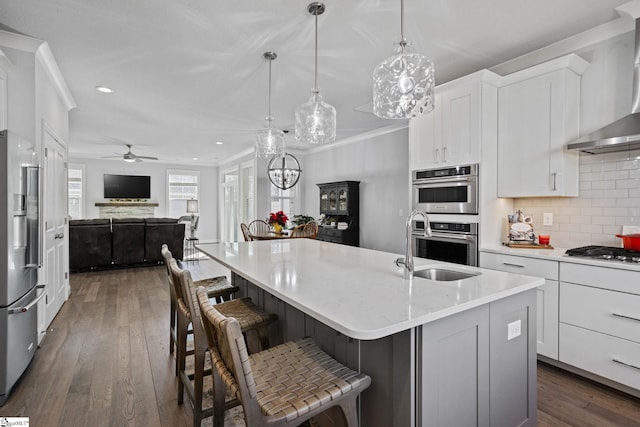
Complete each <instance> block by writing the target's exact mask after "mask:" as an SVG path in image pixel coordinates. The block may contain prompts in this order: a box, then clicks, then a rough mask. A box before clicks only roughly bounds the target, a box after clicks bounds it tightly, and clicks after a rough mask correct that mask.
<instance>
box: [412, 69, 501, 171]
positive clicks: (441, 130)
mask: <svg viewBox="0 0 640 427" xmlns="http://www.w3.org/2000/svg"><path fill="white" fill-rule="evenodd" d="M497 79H498V76H497V75H496V74H494V73H492V72H490V71H487V70H482V71H479V72H477V73H474V74H470V75H468V76H465V77H462V78H460V79H457V80H454V81H451V82H448V83H446V84H443V85H440V86H438V87H436V90H435V109H434V110H433V111H432V112H431V113H427V114H424V115H422V116H419V117H415V118H413V119H411V121H410V122H409V153H410V154H409V157H410V165H411V170H416V169H428V168H437V167H441V166H442V167H445V166H455V165H461V164H470V163H479V161H480V149H481V145H482V141H483V139H484V138H485V137H487V136H486V134H487V132H490V130H488V128H491V127H490V126H485V124H484V120H485V119H486V117H489V116H495V114H493V115H492V114H489V115H485V116H483V111H487V109H489V110H491V111H496V109H497V105H496V102H497V89H496V85H497ZM493 128H494V127H493ZM492 134H493V137H494V138H495V129H494V130H493V133H492Z"/></svg>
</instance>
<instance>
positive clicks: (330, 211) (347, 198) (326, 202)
mask: <svg viewBox="0 0 640 427" xmlns="http://www.w3.org/2000/svg"><path fill="white" fill-rule="evenodd" d="M359 184H360V181H340V182H330V183H326V184H318V187H320V213H321V214H325V215H327V216H353V215H356V216H357V215H358V214H359V209H358V208H359V205H360V203H359V198H360V196H359Z"/></svg>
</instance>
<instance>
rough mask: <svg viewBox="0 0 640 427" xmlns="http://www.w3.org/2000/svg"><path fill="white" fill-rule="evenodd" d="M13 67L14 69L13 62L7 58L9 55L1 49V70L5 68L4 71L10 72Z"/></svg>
mask: <svg viewBox="0 0 640 427" xmlns="http://www.w3.org/2000/svg"><path fill="white" fill-rule="evenodd" d="M12 67H13V62H11V60H10V59H9V58H7V55H5V54H4V52H3V51H2V49H0V68H3V69H4V70H8V69H10V68H12Z"/></svg>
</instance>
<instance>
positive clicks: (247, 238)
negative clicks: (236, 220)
mask: <svg viewBox="0 0 640 427" xmlns="http://www.w3.org/2000/svg"><path fill="white" fill-rule="evenodd" d="M240 230H242V236H243V237H244V241H245V242H248V241H250V240H251V237H250V236H249V235H250V234H251V233H250V232H249V226H248V225H247V224H245V223H244V222H242V223H240Z"/></svg>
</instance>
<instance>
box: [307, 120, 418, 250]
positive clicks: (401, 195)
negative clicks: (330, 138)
mask: <svg viewBox="0 0 640 427" xmlns="http://www.w3.org/2000/svg"><path fill="white" fill-rule="evenodd" d="M301 163H302V165H301V167H302V175H303V177H304V181H303V183H302V190H301V191H302V209H304V212H303V213H305V214H307V215H311V216H313V217H315V218H317V217H318V216H319V215H320V206H319V194H320V193H319V190H318V187H317V186H316V184H318V183H325V182H333V181H344V180H353V181H360V246H361V247H363V248H369V249H376V250H381V251H386V252H395V253H404V250H405V221H406V217H407V215H408V213H409V208H410V201H409V190H408V188H409V137H408V131H407V129H406V128H404V129H401V130H396V131H394V132H390V133H385V134H381V135H378V136H363V137H362V138H361V139H359V140H356V141H355V142H350V143H345V144H336V145H333V146H332V147H331V148H330V149H322V150H316V151H311V152H309V153H308V154H306V155H305V156H304V157H302V160H301ZM391 261H392V260H391V259H390V260H389V262H391Z"/></svg>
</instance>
